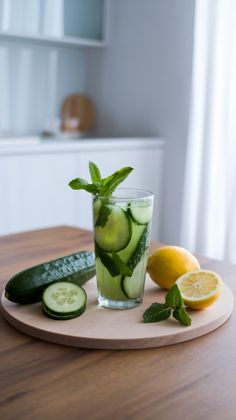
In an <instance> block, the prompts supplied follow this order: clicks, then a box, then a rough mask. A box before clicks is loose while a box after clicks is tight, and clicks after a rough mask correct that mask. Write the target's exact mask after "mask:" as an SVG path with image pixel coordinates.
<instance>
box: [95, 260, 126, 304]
mask: <svg viewBox="0 0 236 420" xmlns="http://www.w3.org/2000/svg"><path fill="white" fill-rule="evenodd" d="M96 271H97V278H98V279H99V280H98V290H99V292H100V294H101V296H103V297H105V298H107V299H112V300H117V301H123V300H127V297H126V295H125V294H124V293H123V291H122V289H121V279H122V276H121V275H118V276H116V277H112V276H111V275H110V273H109V271H108V270H107V268H106V267H105V266H104V265H103V264H102V262H101V260H100V258H96Z"/></svg>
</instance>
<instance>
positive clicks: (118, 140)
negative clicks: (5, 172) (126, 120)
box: [0, 137, 164, 156]
mask: <svg viewBox="0 0 236 420" xmlns="http://www.w3.org/2000/svg"><path fill="white" fill-rule="evenodd" d="M1 142H2V143H1ZM120 147H122V149H123V150H124V149H132V148H133V147H135V148H136V147H138V148H140V147H141V148H143V149H149V148H153V147H155V148H160V149H162V148H163V147H164V140H163V139H161V138H159V137H133V138H132V137H113V138H111V137H109V138H80V139H75V140H65V139H60V138H55V139H46V138H40V137H33V138H30V139H29V141H28V142H27V138H25V139H24V138H19V140H14V141H13V140H9V141H7V140H1V139H0V156H5V155H27V154H44V153H71V152H78V151H81V152H82V151H91V150H92V151H95V150H99V151H100V150H108V149H109V150H119V149H120Z"/></svg>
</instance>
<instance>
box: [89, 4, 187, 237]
mask: <svg viewBox="0 0 236 420" xmlns="http://www.w3.org/2000/svg"><path fill="white" fill-rule="evenodd" d="M194 5H195V2H194V0H112V1H111V16H110V46H109V47H108V48H106V49H104V50H103V51H92V52H89V69H90V70H89V84H88V89H89V93H90V94H91V96H92V97H93V99H94V100H95V103H96V104H97V125H96V131H95V132H96V134H99V135H113V136H122V135H125V136H129V135H130V136H135V135H142V136H147V135H161V136H163V138H165V139H166V162H165V177H164V178H165V183H164V193H165V194H164V203H163V212H164V218H163V223H162V226H163V230H162V234H161V237H160V240H162V241H165V242H167V243H178V242H179V225H180V215H181V204H182V192H183V191H182V189H183V176H184V164H185V151H186V137H187V129H188V114H189V101H190V81H191V60H192V37H193V20H194ZM124 163H125V162H124ZM147 167H148V163H147ZM157 217H161V215H157Z"/></svg>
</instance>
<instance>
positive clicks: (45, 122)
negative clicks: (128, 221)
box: [0, 0, 236, 262]
mask: <svg viewBox="0 0 236 420" xmlns="http://www.w3.org/2000/svg"><path fill="white" fill-rule="evenodd" d="M235 12H236V2H235V1H234V0H0V200H1V204H0V235H5V234H9V233H15V232H19V231H23V230H29V229H34V228H40V227H47V226H55V225H61V224H67V225H68V224H69V225H76V226H81V227H85V228H91V226H92V225H91V210H90V207H91V203H90V197H88V196H87V195H86V193H83V192H75V191H72V190H70V189H69V188H68V186H67V184H68V182H69V181H70V179H72V178H74V177H76V176H81V177H84V178H86V177H88V162H89V160H93V161H95V162H96V163H97V164H98V165H100V166H101V170H102V174H104V176H106V175H107V174H109V173H110V172H112V171H115V170H116V169H118V168H119V167H121V166H126V165H132V166H133V167H134V168H135V171H134V173H133V174H132V175H131V176H130V179H128V180H127V184H126V186H132V187H139V188H147V189H150V190H152V191H154V193H155V211H154V216H153V232H152V236H153V238H154V239H156V240H158V241H159V242H163V243H168V244H172V245H174V244H176V245H182V246H184V247H186V248H188V249H189V250H190V251H192V252H197V253H200V254H205V255H206V256H209V257H213V258H218V259H224V260H228V261H231V262H236V247H235V242H236V217H235V214H236V211H235V210H236V208H235V207H236V194H235V185H236V183H235V182H234V180H235V170H236V165H235V160H236V157H235V148H236V147H235V138H236V135H235V134H236V118H235V115H236V78H235V70H236V27H235V24H234V19H233V17H234V16H235Z"/></svg>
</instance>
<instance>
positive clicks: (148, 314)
mask: <svg viewBox="0 0 236 420" xmlns="http://www.w3.org/2000/svg"><path fill="white" fill-rule="evenodd" d="M170 315H171V308H170V307H169V305H166V303H152V304H151V306H149V308H148V309H146V311H145V312H144V314H143V321H144V322H160V321H164V319H168V318H169V317H170Z"/></svg>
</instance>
